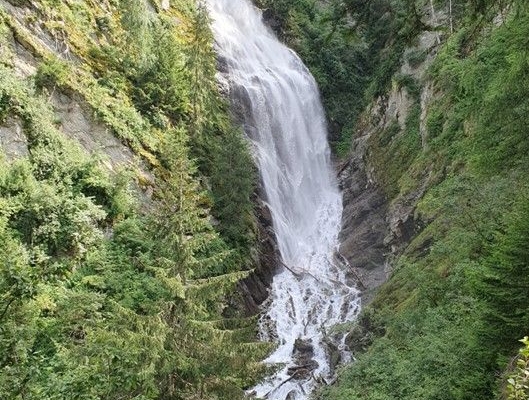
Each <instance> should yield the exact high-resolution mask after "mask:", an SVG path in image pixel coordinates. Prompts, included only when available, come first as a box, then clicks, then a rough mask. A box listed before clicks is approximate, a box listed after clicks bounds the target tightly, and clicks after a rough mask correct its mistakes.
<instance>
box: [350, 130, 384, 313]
mask: <svg viewBox="0 0 529 400" xmlns="http://www.w3.org/2000/svg"><path fill="white" fill-rule="evenodd" d="M365 141H366V138H365V137H360V138H358V139H357V140H356V141H355V145H354V147H353V152H352V154H351V157H350V158H349V160H347V162H346V163H344V164H342V165H341V166H340V167H339V182H340V187H341V188H342V190H343V203H344V211H343V216H342V231H341V232H340V243H341V245H340V249H339V252H340V255H341V256H343V257H344V258H345V259H346V260H347V263H348V264H349V268H350V269H351V271H350V274H351V275H352V279H354V280H356V281H357V285H358V287H359V289H360V290H361V291H362V302H363V303H364V304H365V303H369V302H370V300H371V299H372V297H373V294H374V290H375V289H376V288H377V287H378V286H380V285H381V284H382V283H384V282H385V280H386V268H385V253H386V252H387V247H386V244H385V243H384V238H385V237H386V236H387V234H388V225H387V222H386V212H387V204H386V199H385V197H384V195H383V193H382V191H381V190H380V188H378V186H377V185H376V184H375V182H374V180H373V179H372V178H371V177H369V176H368V172H367V169H366V164H365V162H364V154H365Z"/></svg>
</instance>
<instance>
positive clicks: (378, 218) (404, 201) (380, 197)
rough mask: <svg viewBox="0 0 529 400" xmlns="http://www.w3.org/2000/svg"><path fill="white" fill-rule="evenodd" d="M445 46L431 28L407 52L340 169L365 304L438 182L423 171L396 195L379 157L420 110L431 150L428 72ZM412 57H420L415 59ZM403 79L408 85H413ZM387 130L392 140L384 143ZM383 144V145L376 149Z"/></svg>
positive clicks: (345, 249)
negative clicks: (431, 187) (419, 207)
mask: <svg viewBox="0 0 529 400" xmlns="http://www.w3.org/2000/svg"><path fill="white" fill-rule="evenodd" d="M424 15H425V16H426V17H427V21H426V24H425V25H426V26H432V27H434V26H437V25H438V24H440V23H442V22H443V18H444V17H443V15H442V14H438V15H434V14H433V13H432V12H431V10H425V11H424ZM440 44H441V36H440V34H439V33H438V32H437V31H435V30H433V29H432V30H431V31H424V32H423V33H422V34H421V35H419V37H418V40H417V44H416V46H413V47H409V48H407V49H406V50H405V52H404V56H403V63H402V66H401V68H400V70H399V71H398V72H397V73H396V74H395V78H394V84H393V87H392V88H391V90H390V91H389V92H388V93H387V94H386V95H384V96H380V97H378V98H377V99H375V101H373V102H372V103H371V104H370V105H369V106H368V107H367V108H366V110H365V111H364V113H363V114H362V117H361V119H360V123H359V124H358V125H357V128H356V133H355V134H354V135H353V138H354V139H353V143H352V147H351V151H350V154H349V156H348V157H347V159H346V161H344V162H343V163H341V164H339V165H338V166H337V169H338V176H339V179H340V185H341V187H342V190H343V200H344V213H343V218H342V225H343V226H342V232H341V234H340V238H341V246H340V253H341V255H342V256H343V257H344V258H345V259H346V260H347V262H348V264H349V266H350V268H351V271H352V272H351V273H352V274H353V275H354V277H355V278H356V279H357V280H358V282H359V286H360V289H361V290H362V297H363V301H364V304H368V303H369V302H370V301H371V300H372V299H373V295H374V292H375V291H376V289H377V287H379V286H380V285H381V284H382V283H384V282H385V281H386V279H387V278H388V276H389V274H390V273H391V269H392V261H393V260H394V259H395V258H396V257H397V256H398V255H400V254H401V253H402V252H403V250H404V249H405V248H406V246H407V245H408V244H409V243H410V241H411V240H412V239H413V238H414V236H415V235H416V234H417V233H418V232H420V230H421V226H422V224H421V221H418V220H417V219H416V217H415V208H416V206H417V203H418V201H419V200H420V199H421V198H422V196H423V195H424V193H425V191H426V189H427V188H428V187H429V185H430V184H431V182H432V180H433V179H434V178H433V177H432V173H431V171H422V173H421V174H420V176H419V178H418V179H417V180H416V182H415V185H413V187H410V188H408V189H407V190H397V191H396V192H395V191H391V189H390V188H388V186H389V185H388V179H386V176H387V174H388V172H387V171H384V170H385V169H386V168H391V167H390V166H386V165H384V164H383V163H381V162H380V159H383V156H382V154H383V153H384V152H385V151H387V149H388V148H389V147H390V146H391V143H392V142H393V141H396V140H398V139H399V137H402V136H403V135H407V134H409V132H407V129H408V125H409V124H410V122H409V120H410V118H411V117H410V115H411V113H412V112H413V108H414V107H418V108H419V110H420V111H419V114H420V116H419V121H418V122H419V129H418V131H419V135H420V139H418V140H420V146H421V147H422V148H423V149H425V148H426V147H427V146H428V132H427V127H426V121H425V119H426V115H427V110H428V106H429V104H430V103H431V101H432V100H433V99H435V95H436V94H435V93H434V91H433V89H432V88H433V86H432V85H431V83H429V82H428V81H427V78H426V71H427V68H428V66H429V65H430V64H431V62H432V61H433V59H434V57H435V54H436V53H437V50H438V47H439V45H440ZM413 55H420V57H417V58H419V59H418V60H416V59H415V58H416V57H413ZM398 81H401V82H402V81H404V82H407V83H408V86H406V85H405V84H399V82H398ZM409 86H412V87H409ZM388 131H392V135H393V136H392V137H390V138H389V139H385V136H387V135H388ZM380 142H384V144H383V145H382V146H378V145H377V146H374V145H373V144H374V143H377V144H378V143H380ZM397 162H398V160H397ZM406 173H407V172H404V174H406ZM400 178H402V176H398V177H397V178H396V179H400Z"/></svg>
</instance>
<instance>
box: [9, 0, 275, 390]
mask: <svg viewBox="0 0 529 400" xmlns="http://www.w3.org/2000/svg"><path fill="white" fill-rule="evenodd" d="M173 3H174V4H173V5H172V7H171V8H170V9H168V10H165V11H164V10H161V9H158V5H157V3H153V4H150V3H147V2H137V1H130V0H123V1H119V2H115V1H110V2H106V1H103V2H93V1H88V0H87V1H84V2H70V1H65V2H57V1H47V0H42V1H38V2H16V1H13V2H12V4H15V5H17V6H22V7H31V8H30V9H29V10H28V12H29V13H30V15H32V16H30V17H28V18H29V19H28V24H21V23H20V21H19V20H18V19H17V18H16V16H14V15H13V14H10V13H8V12H6V11H5V10H3V9H2V10H0V12H1V14H0V17H1V19H0V28H1V29H0V35H1V38H0V41H1V43H0V49H1V52H2V54H1V56H2V64H1V65H0V124H2V125H3V124H5V123H17V124H19V125H20V126H21V129H22V132H23V135H24V136H25V138H27V155H25V153H24V152H23V153H22V154H19V155H17V156H16V157H13V154H8V155H7V156H6V155H5V154H1V155H0V243H1V246H0V398H2V399H39V400H40V399H102V398H104V399H124V398H126V399H159V398H164V399H185V400H189V399H194V398H200V399H218V398H231V399H236V398H242V397H243V391H242V389H243V388H245V387H248V386H249V385H250V384H251V383H252V382H254V381H255V380H256V379H257V377H258V376H259V373H260V370H261V368H262V367H261V366H259V364H258V363H257V361H258V360H260V359H262V358H263V357H264V355H265V354H266V353H267V351H268V350H269V348H268V345H265V344H259V343H255V321H254V320H253V319H251V318H250V319H246V318H233V319H227V318H224V317H223V313H224V311H225V308H226V304H227V300H226V298H227V296H229V295H230V293H231V291H232V290H233V287H234V285H235V284H236V283H237V282H238V281H239V280H240V279H241V278H242V277H244V276H245V275H246V274H247V272H244V271H245V270H248V269H249V268H251V266H252V265H251V263H250V254H251V253H252V246H254V245H255V237H254V236H255V234H254V232H253V230H254V227H253V225H254V217H253V207H252V204H251V202H250V196H251V195H252V193H253V190H254V179H255V178H254V170H253V167H252V166H251V165H252V162H251V158H250V155H249V152H248V149H247V148H246V145H245V142H244V141H243V139H242V135H241V132H239V131H238V130H237V129H235V128H234V127H233V126H232V125H231V123H230V120H229V116H228V113H227V110H226V108H227V107H226V105H225V104H224V102H223V101H222V100H221V99H220V96H219V94H218V91H217V88H216V84H215V76H214V74H215V57H214V54H213V51H212V37H211V32H210V30H209V20H208V17H207V14H206V13H205V9H204V6H203V5H201V4H198V5H195V3H194V2H192V1H176V2H173ZM32 18H34V19H32ZM36 20H38V21H39V23H38V24H37V25H35V24H34V23H33V22H35V21H36ZM40 27H43V28H44V29H45V31H46V32H47V34H49V35H50V37H52V38H54V40H55V45H56V48H53V47H49V46H48V43H47V42H46V41H41V40H40V38H39V35H40V29H41V28H40ZM34 28H36V30H32V29H34ZM12 35H14V37H15V38H17V40H18V41H19V43H23V44H24V47H25V48H26V49H27V50H29V51H30V52H32V53H33V54H34V55H35V56H37V58H35V59H34V60H35V61H34V62H35V63H36V65H35V67H36V72H35V74H29V76H27V77H25V76H23V75H24V74H20V73H19V70H17V57H19V55H15V48H14V47H13V46H12V43H13V42H12V41H11V38H12V37H13V36H12ZM52 43H53V41H52ZM61 49H67V50H66V51H65V52H61V51H59V50H61ZM57 92H58V93H60V94H61V95H64V96H66V97H68V98H71V99H75V101H77V102H79V103H80V104H81V105H82V106H83V107H86V108H87V109H89V110H90V112H89V113H88V115H91V114H93V115H94V118H95V122H93V124H94V125H95V124H104V126H105V127H106V128H108V129H109V131H110V132H112V133H113V134H114V135H115V136H116V137H118V138H119V139H121V141H122V142H123V143H126V144H127V145H128V146H129V147H130V148H131V149H132V150H134V152H135V153H136V155H137V157H139V158H141V162H139V161H138V164H137V165H134V166H133V165H131V166H130V167H128V166H123V165H121V166H119V165H112V168H108V166H109V165H111V164H113V163H114V162H115V161H114V160H112V159H111V158H110V159H109V157H108V156H107V155H104V154H97V153H95V154H89V153H88V152H87V150H86V149H83V148H82V147H81V146H80V144H79V143H77V142H75V141H72V140H70V139H68V138H67V137H66V135H65V134H64V133H63V130H62V122H63V121H61V120H58V119H56V118H55V117H54V110H53V109H52V107H50V106H49V105H47V104H46V103H47V102H48V99H53V96H54V95H55V94H56V93H57ZM52 103H53V102H52ZM147 166H148V167H147ZM140 168H143V169H144V171H139V169H140ZM147 168H149V169H147ZM149 174H152V175H153V176H154V178H153V179H154V182H152V181H151V178H149V177H148V175H149ZM141 187H143V188H145V187H147V188H149V189H148V190H147V192H148V191H149V190H150V191H152V192H153V193H152V196H149V194H148V193H142V189H141ZM215 217H216V219H217V222H216V223H215V227H214V226H213V224H212V222H213V221H215ZM231 314H232V315H236V313H233V312H232V313H231Z"/></svg>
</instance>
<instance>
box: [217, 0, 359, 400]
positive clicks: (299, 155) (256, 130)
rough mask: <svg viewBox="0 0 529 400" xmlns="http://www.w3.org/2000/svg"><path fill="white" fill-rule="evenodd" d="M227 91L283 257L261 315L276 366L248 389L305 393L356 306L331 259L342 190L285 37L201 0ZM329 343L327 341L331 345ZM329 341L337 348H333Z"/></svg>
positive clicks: (307, 84)
mask: <svg viewBox="0 0 529 400" xmlns="http://www.w3.org/2000/svg"><path fill="white" fill-rule="evenodd" d="M207 3H208V7H209V10H210V15H211V18H212V20H213V31H214V34H215V40H216V46H217V51H218V53H219V59H220V60H221V64H222V69H223V71H224V73H223V74H222V75H223V79H225V80H226V81H227V82H228V84H229V90H230V93H231V97H232V99H235V102H236V103H238V104H239V105H240V104H242V105H243V107H244V114H245V116H244V128H245V132H246V134H247V135H248V137H249V140H250V141H251V143H252V148H253V151H254V156H255V159H256V162H257V165H258V168H259V172H260V176H261V181H262V184H263V188H264V191H265V195H266V199H265V200H266V203H267V205H268V206H269V208H270V211H271V214H272V220H273V227H274V230H275V234H276V237H277V242H278V246H279V251H280V255H281V258H282V262H283V264H284V265H282V266H281V267H280V268H279V272H278V273H277V274H276V276H275V277H274V279H273V282H272V285H271V290H270V297H269V300H268V301H267V302H266V304H265V305H264V307H265V308H264V309H263V316H262V318H261V320H260V336H261V339H262V340H270V341H275V342H277V343H278V347H277V349H276V351H275V352H274V353H273V354H271V355H270V356H269V357H268V358H267V359H266V360H264V361H265V362H266V363H269V364H274V365H277V369H278V370H277V372H276V373H275V374H274V375H272V376H270V377H269V378H267V379H265V380H264V381H263V382H262V383H261V384H259V385H257V386H256V387H254V388H252V389H250V390H249V393H252V394H254V395H255V396H256V397H257V398H264V399H271V400H286V399H288V400H302V399H307V398H308V396H309V394H310V392H311V391H312V390H313V389H314V387H315V386H316V385H318V383H321V382H323V381H324V380H326V381H327V380H329V379H330V378H331V377H332V372H333V371H332V363H331V354H332V355H334V356H336V355H337V354H341V357H342V360H343V358H344V357H347V352H346V351H345V348H344V344H343V337H340V335H339V334H333V335H328V334H329V332H330V331H331V327H332V326H333V325H336V324H339V323H342V322H345V321H350V320H351V319H353V318H354V316H355V313H356V312H357V311H358V308H359V298H358V292H357V290H356V289H355V286H354V282H350V281H349V280H348V279H347V277H346V272H347V271H346V268H344V267H343V266H340V265H339V264H338V263H337V262H335V258H336V257H335V252H336V250H337V247H338V233H339V231H340V225H341V213H342V196H341V193H340V191H339V189H338V185H337V182H336V179H335V176H334V175H335V174H334V172H333V168H332V165H331V161H330V150H329V145H328V143H327V129H326V122H325V116H324V112H323V108H322V105H321V102H320V97H319V92H318V88H317V86H316V83H315V81H314V78H313V77H312V75H311V74H310V72H309V71H308V69H307V68H306V67H305V66H304V65H303V63H302V61H301V60H300V59H299V57H298V56H297V55H296V54H295V53H294V52H293V51H292V50H290V49H288V48H287V47H285V46H284V45H282V44H281V43H280V42H279V41H278V40H277V39H276V37H275V36H274V34H273V33H272V32H271V31H270V29H268V28H267V27H266V26H265V25H264V24H263V22H262V15H261V11H260V10H258V9H257V8H256V7H254V6H253V5H252V4H251V2H250V1H248V0H207ZM333 342H334V343H333ZM331 349H334V350H332V351H331Z"/></svg>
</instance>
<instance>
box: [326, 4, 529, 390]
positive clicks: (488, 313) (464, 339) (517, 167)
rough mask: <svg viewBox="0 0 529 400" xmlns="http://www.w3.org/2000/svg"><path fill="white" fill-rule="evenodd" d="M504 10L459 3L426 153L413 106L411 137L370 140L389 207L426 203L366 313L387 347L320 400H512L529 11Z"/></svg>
mask: <svg viewBox="0 0 529 400" xmlns="http://www.w3.org/2000/svg"><path fill="white" fill-rule="evenodd" d="M506 6H507V4H505V3H502V2H494V1H487V2H479V4H478V3H474V2H468V3H466V2H454V10H455V11H454V32H453V34H451V35H449V36H448V38H447V41H446V43H445V44H444V45H443V46H442V48H441V50H440V52H439V54H438V55H437V57H436V59H435V61H434V64H433V65H432V67H431V68H430V71H429V73H428V74H427V79H428V80H429V81H430V82H434V85H435V90H436V93H437V95H436V96H435V97H434V100H433V101H432V103H431V104H429V106H428V109H427V114H426V115H425V123H426V128H427V136H426V145H424V144H423V145H422V146H421V143H420V137H419V122H420V121H419V118H418V114H417V112H416V111H415V109H416V108H417V107H418V104H416V105H415V106H412V108H411V111H410V112H409V115H408V119H407V121H406V124H405V127H404V128H403V129H402V130H401V128H400V127H399V126H398V125H395V126H394V127H390V128H388V129H385V130H381V131H379V132H376V133H375V134H374V135H373V136H372V137H371V138H370V142H371V143H370V151H371V153H370V155H369V158H370V160H369V162H370V163H371V165H374V167H375V173H376V174H377V175H378V176H377V178H378V179H379V182H380V183H381V184H382V185H383V188H384V189H385V192H386V194H387V196H388V198H389V199H390V200H391V199H392V200H394V201H403V200H402V199H406V198H410V197H411V196H414V195H416V193H418V192H419V191H420V190H422V189H420V188H421V187H423V188H426V190H425V192H424V194H422V195H421V200H420V201H419V202H418V205H417V208H416V210H415V214H414V219H415V221H416V226H418V230H417V232H416V235H415V236H414V238H413V240H412V241H411V243H409V245H408V246H407V247H406V249H405V250H404V253H403V254H402V255H401V256H400V257H398V259H397V260H396V261H395V266H394V270H393V273H392V276H391V278H390V279H389V281H388V282H387V283H386V284H385V285H384V286H383V287H382V288H381V289H380V291H379V293H378V294H377V296H376V299H375V301H374V302H373V304H372V305H371V306H370V307H371V309H370V310H367V311H365V312H366V313H367V315H370V316H371V317H370V318H373V319H374V321H376V326H377V329H376V330H375V332H376V334H377V335H378V336H379V338H378V339H374V340H373V339H371V340H370V341H371V342H372V345H371V346H370V347H369V348H368V349H367V351H366V352H365V353H363V354H358V355H357V360H356V362H354V363H353V364H352V365H351V366H348V367H347V368H344V370H343V371H342V373H341V374H340V376H339V380H338V383H337V385H335V386H333V387H329V388H326V389H325V390H323V391H322V392H321V393H319V394H318V396H319V398H321V399H333V400H340V399H377V400H382V399H388V400H389V399H447V400H448V399H469V400H470V399H493V398H507V397H506V396H507V395H505V393H504V391H503V390H501V389H499V387H500V386H502V383H501V382H498V378H497V377H498V376H499V375H500V372H501V371H502V370H503V369H505V368H506V366H507V360H508V359H509V358H510V357H512V356H513V355H514V354H515V352H516V349H517V347H518V343H517V340H518V339H519V338H520V337H523V336H524V335H527V332H528V331H529V320H528V318H529V306H528V304H529V295H528V294H529V291H528V289H529V281H528V279H527V277H528V272H529V258H528V245H527V241H528V236H527V235H528V234H529V228H528V221H529V209H528V204H529V186H528V185H527V179H526V176H527V165H529V157H528V152H527V148H526V146H527V144H528V141H527V120H526V118H525V115H526V112H525V110H527V107H528V106H529V100H528V99H529V88H528V86H527V84H526V82H527V75H526V74H527V73H528V71H529V69H528V68H527V66H528V65H529V64H528V62H529V58H528V53H527V37H529V36H528V35H529V30H528V26H529V19H528V18H529V9H527V6H526V5H525V3H523V2H510V5H509V8H504V7H506ZM456 11H457V14H456ZM500 12H502V14H501V15H502V17H503V21H502V22H501V23H497V24H494V23H493V22H492V21H493V19H494V17H496V16H497V15H498V14H499V13H500ZM410 18H413V17H412V16H410ZM419 62H420V61H419ZM396 78H399V77H398V76H397V77H396ZM396 78H394V79H395V80H397V79H396ZM419 84H422V83H421V82H419ZM408 91H409V92H411V93H413V90H412V88H408ZM419 111H420V110H419ZM377 170H378V171H379V172H378V173H377V172H376V171H377ZM407 196H408V197H407ZM513 382H514V381H513ZM514 398H516V397H514Z"/></svg>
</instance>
